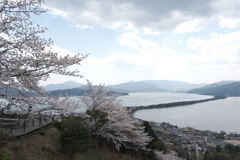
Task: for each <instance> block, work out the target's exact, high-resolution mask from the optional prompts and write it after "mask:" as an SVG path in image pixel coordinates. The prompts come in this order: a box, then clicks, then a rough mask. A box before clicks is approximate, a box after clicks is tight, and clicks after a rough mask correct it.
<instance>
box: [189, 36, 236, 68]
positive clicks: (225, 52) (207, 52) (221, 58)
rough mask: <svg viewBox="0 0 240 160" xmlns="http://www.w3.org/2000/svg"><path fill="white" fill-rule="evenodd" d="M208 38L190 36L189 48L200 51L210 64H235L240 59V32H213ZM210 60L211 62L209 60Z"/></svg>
mask: <svg viewBox="0 0 240 160" xmlns="http://www.w3.org/2000/svg"><path fill="white" fill-rule="evenodd" d="M211 35H212V37H211V38H210V39H208V40H201V39H198V38H189V39H188V41H187V43H188V47H189V49H191V50H193V51H195V52H196V53H200V54H201V56H202V57H205V59H206V60H205V62H206V63H209V64H212V65H214V64H217V63H219V62H221V63H222V64H235V63H239V60H240V54H239V53H240V45H239V43H240V32H232V33H229V34H225V35H223V34H216V33H212V34H211ZM207 61H209V62H207ZM214 62H215V63H214Z"/></svg>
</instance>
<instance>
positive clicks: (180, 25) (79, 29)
mask: <svg viewBox="0 0 240 160" xmlns="http://www.w3.org/2000/svg"><path fill="white" fill-rule="evenodd" d="M43 7H44V8H48V9H49V11H48V12H47V13H44V14H42V15H38V16H32V20H33V21H35V22H36V23H38V24H40V25H41V26H45V27H47V28H48V29H49V30H48V31H47V32H46V33H44V34H43V35H41V36H42V37H44V38H46V39H48V38H51V39H53V40H54V45H53V49H54V50H55V51H57V52H59V54H62V55H66V54H70V55H74V54H78V53H81V54H88V53H90V55H89V56H88V57H87V58H86V59H85V60H83V61H82V65H81V66H72V67H69V69H70V70H71V69H75V68H77V69H79V70H80V71H81V74H82V75H83V76H84V78H74V77H66V76H59V75H51V78H50V79H48V80H47V81H45V82H41V83H40V85H43V86H44V85H48V84H57V83H63V82H65V81H76V82H79V83H86V79H89V80H90V81H91V82H93V84H99V83H104V84H106V85H110V84H119V83H124V82H128V81H141V80H177V81H185V82H189V83H214V82H218V81H222V80H236V81H238V80H240V74H239V73H240V12H239V9H240V1H239V0H181V1H180V0H167V1H166V0H121V1H120V0H87V1H86V0H67V1H59V0H46V1H45V4H44V6H43Z"/></svg>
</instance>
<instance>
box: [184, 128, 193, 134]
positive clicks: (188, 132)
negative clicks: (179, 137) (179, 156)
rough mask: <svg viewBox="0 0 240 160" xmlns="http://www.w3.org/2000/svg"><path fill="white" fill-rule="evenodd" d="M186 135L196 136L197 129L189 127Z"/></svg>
mask: <svg viewBox="0 0 240 160" xmlns="http://www.w3.org/2000/svg"><path fill="white" fill-rule="evenodd" d="M186 133H187V134H194V133H195V129H194V128H193V127H187V128H186Z"/></svg>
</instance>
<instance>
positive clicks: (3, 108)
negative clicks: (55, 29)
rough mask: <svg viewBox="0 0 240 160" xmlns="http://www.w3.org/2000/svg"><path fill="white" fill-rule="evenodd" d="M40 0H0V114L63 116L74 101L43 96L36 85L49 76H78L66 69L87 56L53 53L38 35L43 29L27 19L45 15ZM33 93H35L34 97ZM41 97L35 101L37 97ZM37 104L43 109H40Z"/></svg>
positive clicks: (77, 71) (43, 92)
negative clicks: (58, 113)
mask: <svg viewBox="0 0 240 160" xmlns="http://www.w3.org/2000/svg"><path fill="white" fill-rule="evenodd" d="M43 3H44V2H43V0H1V1H0V98H1V99H2V101H1V103H0V113H6V112H9V113H10V112H11V113H14V112H15V113H17V114H24V113H25V112H29V111H28V110H27V109H26V108H28V106H31V107H33V109H32V110H31V113H33V114H34V113H36V112H38V113H39V112H41V111H43V110H50V109H55V110H59V111H62V113H65V112H67V111H72V110H73V109H74V108H76V106H77V104H78V103H77V102H76V101H73V100H69V97H67V98H66V99H65V100H63V99H60V98H59V97H46V93H47V92H46V91H45V90H44V89H43V88H42V87H40V86H39V82H40V81H46V80H47V79H48V78H49V76H50V74H52V73H53V74H60V75H66V76H74V77H80V78H81V77H82V75H81V74H79V73H80V72H79V70H74V71H73V70H69V69H68V67H69V66H71V65H80V62H81V61H82V60H83V59H85V58H86V57H87V55H81V54H76V55H74V56H72V55H67V56H61V55H59V54H58V53H55V52H53V50H52V49H51V46H52V45H53V41H52V40H51V39H49V40H46V39H43V38H41V37H40V36H39V34H41V33H44V32H45V31H46V30H47V28H45V27H40V26H39V25H38V24H35V23H34V22H33V21H31V20H30V16H31V15H34V14H35V15H40V14H41V13H44V12H46V10H45V9H44V8H43V7H42V6H41V5H42V4H43ZM36 93H38V94H37V95H36ZM39 95H41V96H45V97H44V98H39V97H38V98H37V96H39ZM37 105H42V106H45V107H44V108H41V107H37Z"/></svg>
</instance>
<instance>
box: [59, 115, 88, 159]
mask: <svg viewBox="0 0 240 160" xmlns="http://www.w3.org/2000/svg"><path fill="white" fill-rule="evenodd" d="M62 128H63V131H62V139H61V146H62V149H63V150H64V151H65V152H67V153H69V154H74V153H78V152H80V153H82V152H85V151H87V150H88V149H89V148H90V147H91V146H92V138H91V135H90V133H89V130H88V129H87V128H86V127H84V125H83V124H82V118H81V117H73V118H70V119H68V120H64V122H63V124H62Z"/></svg>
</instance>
